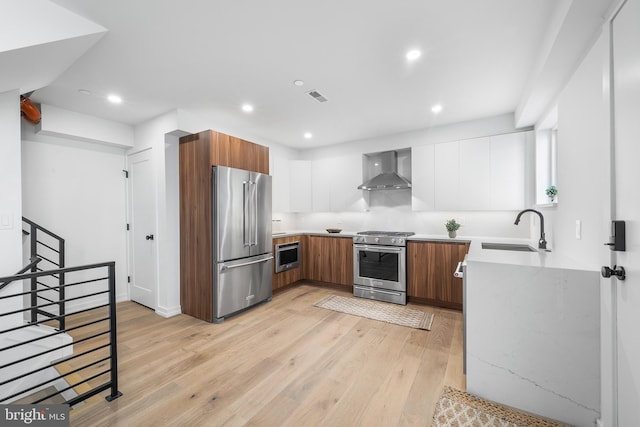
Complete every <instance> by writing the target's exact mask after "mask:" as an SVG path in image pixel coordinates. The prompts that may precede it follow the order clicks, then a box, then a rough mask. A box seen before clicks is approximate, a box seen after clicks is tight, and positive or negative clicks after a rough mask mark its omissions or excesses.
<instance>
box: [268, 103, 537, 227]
mask: <svg viewBox="0 0 640 427" xmlns="http://www.w3.org/2000/svg"><path fill="white" fill-rule="evenodd" d="M515 130H516V129H515V128H514V119H513V114H504V115H500V116H495V117H489V118H486V119H481V120H473V121H469V122H463V123H456V124H452V125H446V126H438V127H433V128H429V129H422V130H417V131H411V132H404V133H400V134H395V135H388V136H382V137H376V138H370V139H366V140H360V141H353V142H348V143H344V144H335V145H331V146H325V147H319V148H315V149H309V150H304V151H301V152H300V154H299V158H301V159H306V160H313V159H320V158H329V159H330V158H332V157H340V156H347V155H353V154H364V153H371V152H379V151H385V150H394V149H402V148H407V147H411V146H416V145H425V144H436V143H440V142H449V141H456V140H462V139H470V138H476V137H482V136H490V135H499V134H504V133H510V132H514V131H515ZM369 208H370V209H369V211H367V212H361V213H360V212H340V213H305V214H303V213H299V214H294V215H291V214H290V215H284V214H279V213H276V214H274V218H276V217H277V218H282V222H281V223H280V224H278V227H279V228H280V229H281V230H292V229H299V230H323V229H325V228H329V227H336V228H342V229H343V230H349V231H358V230H364V229H389V230H407V231H414V232H416V233H420V234H437V235H440V234H442V235H445V234H446V229H445V227H444V223H445V221H446V220H447V219H450V218H456V219H457V220H458V221H459V222H461V223H462V224H463V227H462V228H461V229H460V230H459V231H458V235H459V236H461V237H464V236H494V237H512V238H528V237H529V235H530V229H529V221H530V219H529V217H523V221H522V223H521V224H520V225H519V226H515V225H514V224H513V221H514V219H515V215H516V212H514V211H493V212H475V211H464V212H414V211H412V210H411V197H410V193H409V191H408V190H402V191H394V190H390V191H377V192H371V194H370V195H369Z"/></svg>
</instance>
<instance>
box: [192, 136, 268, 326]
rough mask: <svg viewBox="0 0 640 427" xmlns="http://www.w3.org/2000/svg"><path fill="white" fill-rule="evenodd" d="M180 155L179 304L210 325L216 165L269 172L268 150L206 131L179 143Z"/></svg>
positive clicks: (211, 315) (211, 318) (211, 314)
mask: <svg viewBox="0 0 640 427" xmlns="http://www.w3.org/2000/svg"><path fill="white" fill-rule="evenodd" d="M179 156H180V160H179V176H180V304H181V306H182V311H183V313H185V314H188V315H190V316H193V317H197V318H198V319H202V320H206V321H208V322H211V321H212V320H213V283H212V281H213V278H212V277H213V265H212V262H211V260H212V259H213V242H212V237H211V227H212V216H211V215H212V214H211V202H212V201H211V166H213V165H221V166H229V167H235V168H240V169H246V170H253V171H256V172H263V173H269V148H268V147H262V146H259V145H257V144H253V143H251V142H248V141H243V140H241V139H239V138H235V137H231V136H229V135H225V134H222V133H219V132H215V131H212V130H206V131H203V132H200V133H197V134H193V135H187V136H184V137H182V138H180V147H179ZM265 165H266V166H265Z"/></svg>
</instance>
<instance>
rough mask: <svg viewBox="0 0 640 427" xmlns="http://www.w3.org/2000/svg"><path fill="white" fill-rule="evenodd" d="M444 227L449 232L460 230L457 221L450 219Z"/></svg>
mask: <svg viewBox="0 0 640 427" xmlns="http://www.w3.org/2000/svg"><path fill="white" fill-rule="evenodd" d="M444 226H445V227H447V231H456V230H457V229H459V228H460V223H459V222H457V221H456V220H455V219H450V220H449V221H447V222H446V223H445V224H444Z"/></svg>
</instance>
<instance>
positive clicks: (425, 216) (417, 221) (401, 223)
mask: <svg viewBox="0 0 640 427" xmlns="http://www.w3.org/2000/svg"><path fill="white" fill-rule="evenodd" d="M516 215H517V212H514V211H491V212H470V211H464V212H462V211H460V212H414V211H412V210H411V208H410V207H409V206H394V207H389V206H375V207H372V208H371V210H370V211H368V212H339V213H337V212H322V213H317V212H314V213H311V212H310V213H274V214H273V219H274V220H276V221H277V222H274V223H273V231H274V232H277V231H297V230H302V231H316V230H317V231H320V230H324V229H327V228H341V229H343V230H345V231H363V230H374V229H376V230H389V231H413V232H415V233H417V234H431V235H443V236H444V235H446V234H447V231H446V229H445V227H444V224H445V222H446V221H447V220H448V219H451V218H455V219H456V220H457V221H458V222H460V223H461V224H462V228H460V230H458V236H460V237H464V236H492V237H507V238H521V239H523V238H524V239H526V238H529V232H530V227H529V218H528V217H526V216H523V217H522V221H521V222H520V225H518V226H516V225H514V223H513V222H514V220H515V217H516Z"/></svg>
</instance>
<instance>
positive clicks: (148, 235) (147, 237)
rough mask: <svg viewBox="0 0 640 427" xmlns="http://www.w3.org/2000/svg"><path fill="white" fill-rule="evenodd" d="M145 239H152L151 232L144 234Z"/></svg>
mask: <svg viewBox="0 0 640 427" xmlns="http://www.w3.org/2000/svg"><path fill="white" fill-rule="evenodd" d="M145 239H147V240H153V234H147V235H146V236H145Z"/></svg>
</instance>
